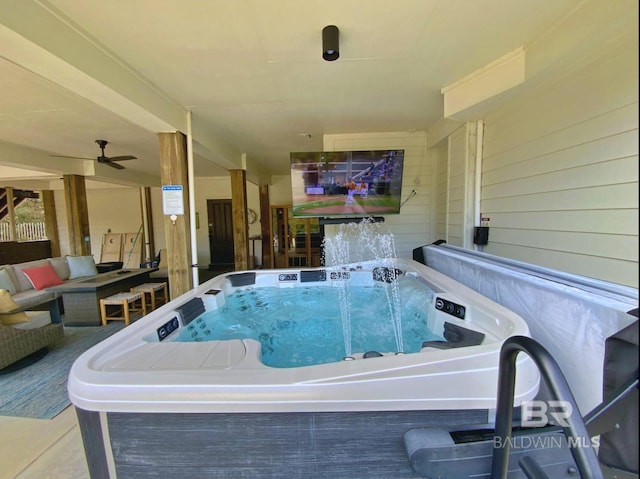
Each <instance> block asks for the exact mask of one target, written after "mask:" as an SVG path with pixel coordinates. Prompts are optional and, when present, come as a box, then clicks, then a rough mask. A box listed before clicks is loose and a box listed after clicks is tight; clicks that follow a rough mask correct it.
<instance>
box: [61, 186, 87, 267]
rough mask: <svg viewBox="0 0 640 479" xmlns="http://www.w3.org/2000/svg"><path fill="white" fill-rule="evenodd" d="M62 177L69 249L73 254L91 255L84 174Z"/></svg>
mask: <svg viewBox="0 0 640 479" xmlns="http://www.w3.org/2000/svg"><path fill="white" fill-rule="evenodd" d="M62 179H63V181H64V196H65V203H66V207H67V227H68V229H69V250H70V251H71V254H72V255H75V256H89V255H91V234H90V229H89V210H88V208H87V191H86V189H85V184H84V176H80V175H64V176H63V177H62Z"/></svg>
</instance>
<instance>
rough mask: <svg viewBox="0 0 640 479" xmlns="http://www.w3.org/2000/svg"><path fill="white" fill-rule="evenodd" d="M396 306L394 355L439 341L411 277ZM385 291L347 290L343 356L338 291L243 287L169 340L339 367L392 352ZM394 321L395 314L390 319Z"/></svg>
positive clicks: (426, 291)
mask: <svg viewBox="0 0 640 479" xmlns="http://www.w3.org/2000/svg"><path fill="white" fill-rule="evenodd" d="M394 283H396V284H395V286H396V288H395V289H397V291H398V295H399V296H398V300H399V302H400V303H401V304H402V308H401V310H400V311H399V314H400V316H401V318H402V321H401V324H402V336H401V337H402V338H403V344H402V349H401V351H403V352H406V353H412V352H418V351H420V348H421V346H422V343H423V341H430V340H442V338H441V337H439V336H437V335H435V334H433V333H432V332H431V331H429V328H428V326H427V324H428V319H429V318H428V317H427V314H426V312H427V311H429V304H430V303H431V300H432V297H433V294H434V292H433V290H431V289H430V288H428V287H427V286H426V285H425V284H424V283H422V282H420V281H418V280H417V279H415V278H413V277H405V276H399V277H398V278H397V279H396V280H395V281H394ZM389 287H390V285H389V284H388V283H385V282H380V283H379V284H376V285H375V286H353V285H352V286H349V293H350V297H351V298H357V300H352V301H351V304H350V308H349V310H350V311H349V315H348V317H349V324H350V330H349V333H348V334H349V335H350V341H349V342H350V350H349V351H347V350H345V342H346V341H345V337H344V334H345V333H344V329H343V327H342V321H343V311H341V299H342V294H343V289H342V288H341V287H318V286H314V287H299V288H275V287H263V288H249V289H244V290H240V291H236V292H234V293H232V294H230V295H228V296H227V297H226V298H225V304H224V306H222V307H221V308H219V309H216V310H213V311H210V312H207V313H205V314H203V315H202V316H201V317H199V318H197V319H196V320H194V321H193V322H192V323H191V324H189V326H187V327H186V328H184V330H183V331H182V332H181V334H180V335H179V336H178V338H176V341H186V342H200V341H212V340H231V339H248V338H250V339H255V340H257V341H259V342H260V344H261V346H262V356H261V360H262V362H263V363H264V364H265V365H267V366H271V367H276V368H290V367H299V366H309V365H315V364H325V363H331V362H337V361H340V360H342V358H344V357H345V356H349V355H350V354H351V351H353V352H355V353H362V354H364V353H366V352H369V351H377V352H380V353H389V352H396V351H398V350H399V349H398V345H397V343H396V338H397V335H396V334H395V329H396V327H397V324H396V322H395V320H394V319H393V318H392V317H390V310H389V308H388V301H389V298H388V295H389V291H388V290H389ZM392 313H393V314H395V312H392Z"/></svg>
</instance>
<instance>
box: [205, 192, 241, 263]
mask: <svg viewBox="0 0 640 479" xmlns="http://www.w3.org/2000/svg"><path fill="white" fill-rule="evenodd" d="M207 225H208V228H209V257H210V261H209V269H211V270H215V269H221V268H228V267H229V266H230V265H231V266H232V265H234V264H235V254H234V248H233V214H232V210H231V200H207Z"/></svg>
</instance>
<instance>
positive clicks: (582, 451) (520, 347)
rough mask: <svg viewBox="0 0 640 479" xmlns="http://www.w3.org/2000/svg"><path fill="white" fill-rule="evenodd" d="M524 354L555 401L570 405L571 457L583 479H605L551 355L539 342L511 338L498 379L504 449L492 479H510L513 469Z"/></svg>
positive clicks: (497, 453) (499, 436) (499, 437)
mask: <svg viewBox="0 0 640 479" xmlns="http://www.w3.org/2000/svg"><path fill="white" fill-rule="evenodd" d="M521 351H523V352H525V353H527V354H528V355H529V357H530V358H531V359H532V360H533V361H534V362H535V364H536V366H537V367H538V370H539V371H540V375H541V377H542V379H543V380H544V381H545V383H546V385H547V386H548V388H549V391H550V393H551V395H552V396H553V398H554V399H556V400H562V401H567V402H568V403H569V404H570V405H571V407H572V411H573V413H572V414H570V415H569V417H568V418H566V423H567V424H566V427H563V428H562V429H563V431H564V434H565V435H566V436H568V437H571V438H573V439H572V441H570V442H569V446H570V449H571V454H572V455H573V459H574V460H575V462H576V465H577V466H578V471H579V472H580V475H581V477H582V479H602V478H603V475H602V470H601V469H600V465H599V462H598V458H597V456H596V453H595V450H594V449H593V447H591V439H590V438H589V434H588V433H587V428H586V426H585V424H584V422H583V420H582V416H581V415H580V414H579V413H578V412H579V409H578V406H577V405H576V402H575V399H574V397H573V394H572V393H571V389H570V388H569V385H568V384H567V381H566V379H565V377H564V375H563V374H562V371H561V370H560V367H559V366H558V363H557V362H556V361H555V359H553V357H552V356H551V355H550V354H549V352H548V351H547V350H546V349H545V348H544V347H543V346H542V345H540V344H539V343H538V342H537V341H535V340H533V339H531V338H528V337H526V336H513V337H511V338H508V339H507V340H506V341H505V342H504V344H503V345H502V349H501V350H500V370H499V377H498V402H497V405H496V427H495V441H494V443H496V441H500V442H499V444H501V445H502V447H495V448H494V449H493V457H492V463H491V477H492V479H506V477H507V472H508V465H509V452H510V445H509V443H510V438H511V432H512V431H511V424H512V421H513V398H514V392H515V380H516V357H517V355H518V353H520V352H521Z"/></svg>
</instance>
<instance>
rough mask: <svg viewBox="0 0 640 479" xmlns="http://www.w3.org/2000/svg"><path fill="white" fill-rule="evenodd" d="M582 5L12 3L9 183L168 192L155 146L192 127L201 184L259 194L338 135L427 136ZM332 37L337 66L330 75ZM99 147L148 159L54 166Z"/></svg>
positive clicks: (4, 154)
mask: <svg viewBox="0 0 640 479" xmlns="http://www.w3.org/2000/svg"><path fill="white" fill-rule="evenodd" d="M593 1H594V2H596V1H599V2H600V3H602V2H604V3H605V4H606V3H607V2H608V1H610V0H593ZM584 3H585V1H584V0H561V1H558V0H394V1H393V2H389V1H388V0H322V1H317V0H304V1H301V0H187V1H184V2H176V1H165V0H109V1H104V0H83V1H78V0H37V1H36V0H3V1H2V2H0V92H1V93H0V165H5V166H8V167H10V168H6V167H5V168H1V167H0V176H1V177H4V181H5V183H7V182H8V181H10V180H19V179H22V178H28V177H31V178H34V177H35V178H46V177H48V176H50V177H52V178H55V177H59V176H60V175H61V174H63V173H74V174H83V175H86V176H88V177H94V178H95V179H98V180H100V181H107V182H111V183H113V182H115V183H122V184H145V185H159V181H160V179H159V160H158V150H159V148H158V139H157V134H156V133H157V132H159V131H175V130H180V131H183V132H185V133H188V132H189V128H190V129H191V136H192V138H193V141H194V152H195V160H194V161H195V174H196V176H217V175H221V174H226V172H227V170H228V169H231V168H242V167H246V169H247V172H248V175H249V176H250V178H253V179H255V180H257V181H260V182H262V181H265V179H267V178H269V177H270V175H273V174H288V171H289V170H288V164H289V152H291V151H317V150H322V147H323V145H322V138H323V135H325V134H339V133H360V132H381V131H427V130H428V129H429V127H430V126H431V125H433V124H434V123H435V122H436V121H438V120H440V119H441V118H442V117H443V111H444V109H443V95H442V93H441V90H442V89H443V88H445V87H447V86H448V85H451V84H453V83H455V82H457V81H458V80H460V79H462V78H464V77H466V76H467V75H469V74H471V73H473V72H474V71H477V70H478V69H480V68H482V67H484V66H485V65H488V64H490V63H491V62H493V61H495V60H496V59H498V58H501V57H503V56H504V55H506V54H508V53H509V52H511V51H513V50H515V49H518V48H520V47H523V48H525V49H526V48H527V46H528V45H531V44H532V43H533V42H535V41H537V39H539V38H540V36H541V35H543V34H544V33H545V32H547V31H549V30H550V29H552V28H553V27H554V26H555V25H556V24H557V23H558V22H560V21H561V20H563V19H565V18H567V16H570V15H572V12H574V11H575V9H576V8H580V7H581V5H582V4H584ZM591 3H593V2H591ZM630 4H631V3H630ZM636 8H637V7H636ZM331 24H333V25H336V26H338V28H339V29H340V58H339V59H338V60H337V61H334V62H327V61H324V60H323V59H322V56H321V50H322V48H321V47H322V44H321V31H322V28H323V27H324V26H325V25H331ZM188 111H189V112H191V113H190V117H188V115H187V112H188ZM96 139H105V140H108V141H109V145H108V146H107V151H106V153H107V155H108V156H116V155H134V156H136V157H137V158H138V159H136V160H129V161H126V162H123V163H122V164H123V165H124V166H126V169H125V170H115V169H113V168H108V167H106V166H104V165H100V164H97V163H96V162H95V161H91V160H85V161H83V160H78V159H63V158H58V157H53V156H50V155H68V156H77V157H95V156H97V155H98V154H99V153H100V151H99V148H98V146H97V145H96V144H95V140H96Z"/></svg>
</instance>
